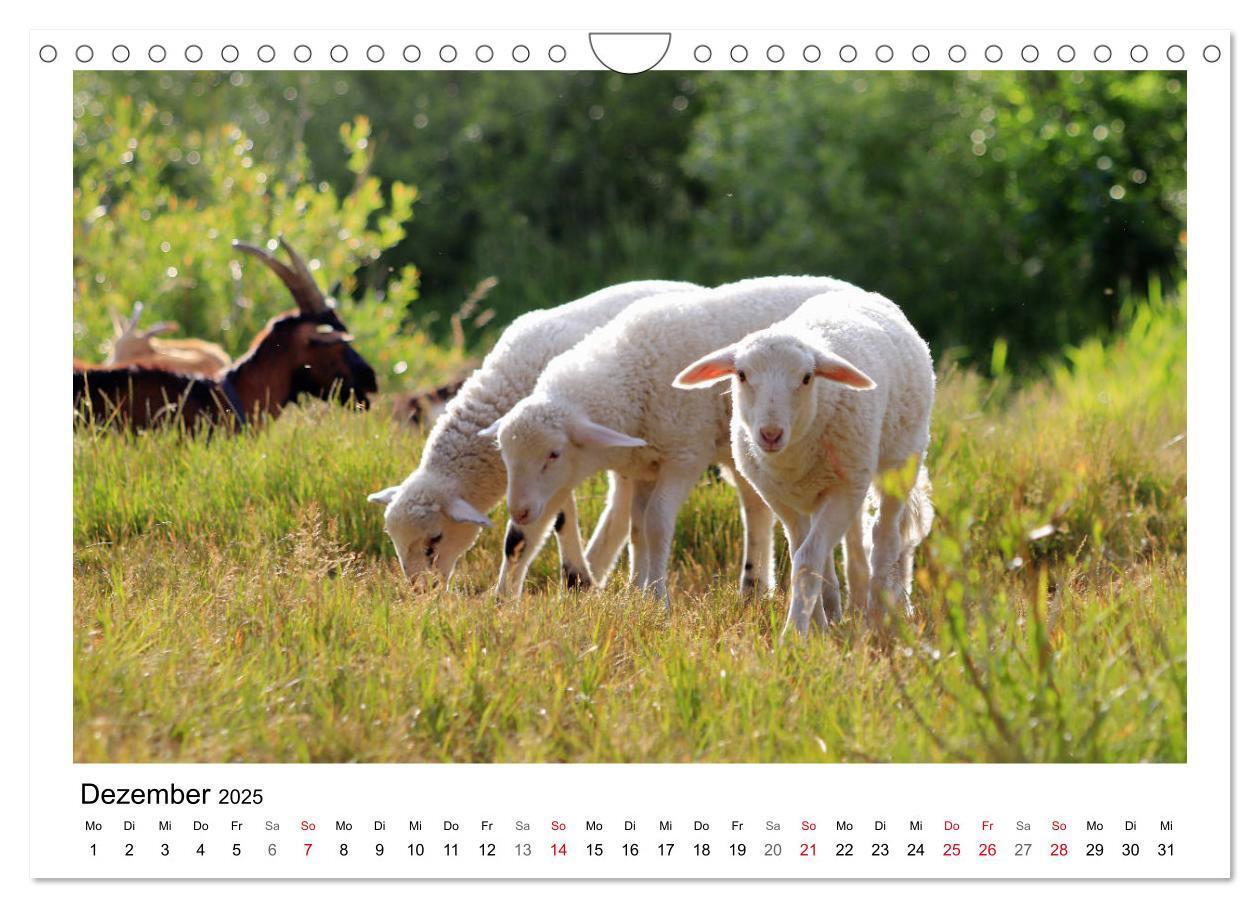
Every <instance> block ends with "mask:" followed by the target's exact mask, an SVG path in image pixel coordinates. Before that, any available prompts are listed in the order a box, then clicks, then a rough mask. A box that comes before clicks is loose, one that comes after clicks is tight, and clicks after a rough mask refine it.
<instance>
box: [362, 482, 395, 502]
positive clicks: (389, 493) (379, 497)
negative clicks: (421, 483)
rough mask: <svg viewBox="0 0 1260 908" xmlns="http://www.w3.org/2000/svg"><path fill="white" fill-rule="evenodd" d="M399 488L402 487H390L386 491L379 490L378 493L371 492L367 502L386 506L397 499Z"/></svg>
mask: <svg viewBox="0 0 1260 908" xmlns="http://www.w3.org/2000/svg"><path fill="white" fill-rule="evenodd" d="M400 488H402V486H390V487H389V488H387V489H381V490H380V491H379V492H373V493H372V494H371V495H369V496H368V497H367V500H368V501H371V502H373V503H375V504H380V505H387V504H389V503H390V502H391V501H393V500H394V498H395V497H397V495H398V490H399V489H400Z"/></svg>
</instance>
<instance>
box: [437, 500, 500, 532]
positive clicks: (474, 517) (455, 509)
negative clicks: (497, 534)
mask: <svg viewBox="0 0 1260 908" xmlns="http://www.w3.org/2000/svg"><path fill="white" fill-rule="evenodd" d="M442 511H443V513H445V514H446V516H447V517H449V518H451V520H454V521H455V522H456V523H475V524H477V525H479V526H483V527H488V526H493V524H492V523H490V518H489V517H487V516H486V515H485V514H483V513H481V512H480V511H478V510H477V509H476V508H474V507H473V506H472V505H471V504H469V503H468V502H467V501H465V500H464V499H462V498H456V499H454V500H452V501H451V503H450V504H448V505H447V506H446V507H444V508H443V509H442Z"/></svg>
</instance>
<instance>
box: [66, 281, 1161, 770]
mask: <svg viewBox="0 0 1260 908" xmlns="http://www.w3.org/2000/svg"><path fill="white" fill-rule="evenodd" d="M1003 354H1004V351H995V353H994V356H993V357H992V363H993V365H992V372H993V374H991V375H988V376H980V375H977V374H975V373H973V372H968V371H963V370H959V369H957V368H953V367H951V366H949V365H948V364H946V365H945V366H943V367H942V376H941V383H940V391H939V397H938V405H937V409H936V413H935V418H934V433H933V434H934V441H933V444H932V450H931V452H930V457H929V465H930V468H931V470H932V475H933V481H934V484H935V496H934V497H935V500H936V504H937V509H938V518H937V523H936V526H935V528H934V529H933V531H932V534H931V536H930V537H929V539H928V541H927V542H926V543H925V544H924V546H923V547H922V548H921V549H920V551H919V556H918V558H917V561H916V564H917V572H916V587H915V606H916V615H915V617H914V619H913V620H912V621H910V622H907V623H905V624H904V625H903V626H902V627H901V628H900V629H899V634H898V637H897V639H895V640H894V641H893V642H892V643H891V644H890V643H888V642H887V641H883V642H881V641H879V640H877V639H875V638H873V637H872V636H871V635H869V634H868V633H867V632H866V630H865V628H864V627H863V626H862V624H861V623H860V622H859V621H854V620H848V619H846V620H845V621H842V622H841V623H840V625H839V626H838V627H836V628H835V629H834V631H833V632H832V633H830V634H827V635H815V636H814V637H812V638H811V639H810V640H808V641H807V642H804V643H799V642H795V643H792V644H790V645H779V644H778V642H777V638H778V631H779V629H780V627H781V625H782V622H783V618H784V613H785V604H784V602H783V599H782V595H781V594H780V595H779V596H777V597H775V598H773V599H767V600H763V601H759V602H754V603H747V602H744V601H742V600H741V599H740V597H739V595H738V593H737V590H736V580H737V568H738V559H739V519H738V513H737V509H736V504H735V497H734V494H733V492H732V491H731V490H730V489H729V488H727V487H726V486H725V485H723V484H721V483H718V482H708V483H706V484H704V485H702V486H700V487H699V488H697V489H696V490H695V492H694V493H693V494H692V496H691V498H690V500H689V502H688V505H687V507H686V509H685V511H684V513H683V516H682V517H681V519H680V522H679V527H678V535H677V544H676V549H675V561H676V565H677V570H676V571H675V577H674V581H673V586H674V589H675V597H674V609H673V612H672V614H671V615H669V616H665V615H663V614H662V613H661V611H660V609H659V607H658V606H657V605H656V604H655V603H654V602H652V601H649V600H647V599H645V598H643V597H642V596H640V595H639V594H638V593H637V592H634V591H630V590H627V589H626V585H625V582H624V569H623V570H622V571H620V572H619V573H618V575H617V576H616V577H615V578H614V580H613V582H612V583H611V584H610V586H609V589H608V590H607V591H605V592H603V593H599V594H590V595H584V596H575V595H571V594H567V593H565V592H564V591H563V588H562V585H561V584H559V583H558V582H557V580H558V577H557V565H556V557H555V554H554V548H551V547H549V548H548V549H547V551H546V552H545V554H544V556H543V557H542V558H540V560H539V562H538V564H536V565H535V568H534V571H533V573H532V575H531V584H530V592H529V594H528V595H527V596H526V597H525V598H524V599H523V600H522V601H521V602H511V603H499V604H495V603H494V602H493V601H492V600H491V599H490V597H489V596H488V593H487V591H488V589H489V588H490V587H491V586H492V584H493V580H494V577H495V574H496V571H497V556H498V550H499V536H498V534H497V533H486V534H483V538H482V540H481V541H480V542H479V544H478V545H477V547H476V548H475V549H474V550H473V551H472V552H470V553H469V556H468V558H467V560H466V563H465V565H464V570H463V571H461V572H460V574H459V578H458V580H457V583H456V589H455V590H453V591H451V592H439V593H429V594H424V595H417V594H415V593H413V592H412V591H411V590H410V589H408V588H407V586H406V584H405V583H404V582H403V580H402V579H401V577H400V576H399V572H398V569H397V565H396V563H395V561H394V560H393V557H392V550H391V549H390V547H389V543H388V540H387V539H386V537H385V536H384V533H383V529H382V523H381V514H380V511H379V510H378V509H377V508H376V507H375V506H372V505H369V504H368V503H367V502H366V501H365V500H364V496H365V495H366V494H367V493H368V492H370V491H372V490H374V489H376V488H378V487H380V486H382V485H384V484H387V483H391V482H394V481H396V480H397V479H398V478H400V477H401V476H403V475H404V474H405V473H407V472H408V471H409V470H410V469H411V468H412V467H413V466H414V464H415V462H416V460H417V459H418V456H419V452H420V447H421V439H420V437H419V436H418V435H417V434H416V433H415V432H413V431H409V430H404V429H402V428H396V427H394V426H392V425H391V424H390V423H389V422H388V419H387V417H386V414H384V413H383V412H373V413H371V414H368V415H366V416H364V415H356V414H352V413H346V412H341V411H337V410H330V409H328V408H325V407H320V406H310V407H306V408H301V409H298V410H295V411H293V412H291V413H287V414H286V415H285V416H284V417H283V418H281V419H280V420H279V421H277V422H276V423H275V424H274V425H271V426H269V427H268V428H266V429H265V430H263V431H260V432H257V433H252V434H249V435H244V436H238V437H229V436H228V435H226V434H221V435H218V436H215V437H211V438H205V437H201V438H196V439H190V438H186V437H183V436H181V435H180V434H179V433H178V432H175V431H163V432H155V433H151V434H147V435H143V436H139V437H124V436H121V435H118V434H114V433H110V432H91V431H79V432H78V433H76V436H75V476H74V487H75V553H74V576H75V597H74V612H75V614H74V625H75V678H74V699H75V702H74V724H75V735H74V747H75V757H76V759H77V760H80V761H150V760H157V761H161V760H183V761H223V760H242V761H307V760H314V761H346V760H358V761H405V760H420V761H442V760H454V761H544V760H545V761H559V760H568V761H606V762H615V761H696V760H710V761H829V760H862V761H889V760H892V761H941V760H961V761H1009V760H1035V761H1144V760H1151V761H1182V760H1184V759H1185V756H1186V715H1185V647H1186V593H1185V591H1186V586H1185V547H1186V535H1185V526H1186V523H1185V517H1186V514H1185V492H1186V466H1185V447H1184V440H1183V438H1184V431H1185V407H1186V403H1185V321H1184V309H1183V307H1182V306H1181V305H1180V304H1177V303H1170V302H1165V301H1163V300H1161V299H1160V298H1159V296H1158V293H1156V294H1154V296H1153V298H1152V300H1151V301H1150V303H1149V304H1143V305H1141V306H1134V307H1131V310H1130V317H1129V325H1128V328H1127V329H1126V330H1125V331H1124V332H1123V333H1122V334H1120V335H1118V336H1117V337H1116V338H1115V339H1113V340H1110V341H1106V342H1103V341H1099V342H1097V343H1090V344H1086V345H1083V346H1082V347H1080V348H1078V349H1074V350H1070V351H1065V353H1064V356H1063V359H1062V362H1061V363H1052V364H1050V365H1049V367H1048V368H1047V369H1046V370H1044V378H1042V379H1040V380H1035V381H1031V380H1030V381H1025V382H1023V383H1022V384H1021V383H1016V382H1014V381H1013V380H1012V379H1011V377H1010V376H1009V375H1008V374H1007V373H1006V372H1005V357H1004V355H1003ZM582 501H583V504H582V507H583V510H584V515H583V517H584V519H583V525H584V526H585V527H587V528H589V527H590V526H591V525H592V523H593V521H594V517H595V516H596V513H597V512H598V509H599V506H600V503H601V502H600V489H599V488H598V486H597V485H596V484H592V485H591V486H590V487H589V488H587V489H585V490H584V495H583V499H582ZM499 516H500V522H501V515H499ZM779 554H780V572H779V573H780V579H781V580H782V577H783V574H784V569H783V568H784V565H783V562H784V561H785V553H784V552H783V551H782V543H780V553H779Z"/></svg>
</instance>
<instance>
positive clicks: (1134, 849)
mask: <svg viewBox="0 0 1260 908" xmlns="http://www.w3.org/2000/svg"><path fill="white" fill-rule="evenodd" d="M1141 852H1142V846H1141V845H1139V844H1138V843H1137V842H1125V843H1124V844H1123V845H1121V846H1120V853H1121V854H1122V855H1124V856H1125V857H1126V858H1135V857H1137V856H1138V855H1139V854H1141Z"/></svg>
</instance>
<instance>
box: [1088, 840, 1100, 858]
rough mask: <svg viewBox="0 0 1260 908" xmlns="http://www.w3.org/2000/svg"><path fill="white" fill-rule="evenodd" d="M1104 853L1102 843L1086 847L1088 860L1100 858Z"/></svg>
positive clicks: (1092, 843) (1089, 844) (1090, 844)
mask: <svg viewBox="0 0 1260 908" xmlns="http://www.w3.org/2000/svg"><path fill="white" fill-rule="evenodd" d="M1102 853H1103V846H1102V842H1089V843H1087V844H1086V845H1085V857H1087V858H1100V857H1102Z"/></svg>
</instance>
